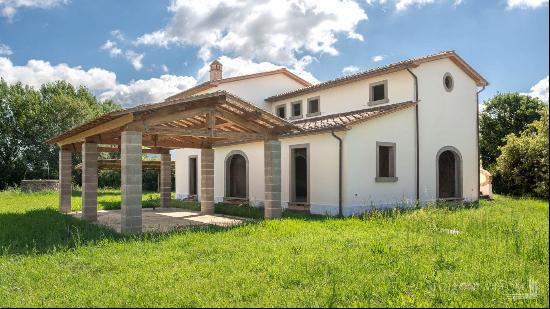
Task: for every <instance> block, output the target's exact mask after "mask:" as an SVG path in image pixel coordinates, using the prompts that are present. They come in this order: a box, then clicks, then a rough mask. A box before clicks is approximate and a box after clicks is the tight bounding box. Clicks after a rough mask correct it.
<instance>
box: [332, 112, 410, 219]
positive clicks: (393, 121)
mask: <svg viewBox="0 0 550 309" xmlns="http://www.w3.org/2000/svg"><path fill="white" fill-rule="evenodd" d="M414 123H415V114H414V108H413V107H410V108H407V109H404V110H401V111H397V112H394V113H392V114H389V115H386V116H384V117H380V118H375V119H372V120H369V121H367V122H364V123H362V124H358V125H355V126H354V127H353V129H351V130H350V131H348V132H347V133H346V134H345V135H343V137H344V190H343V192H344V203H343V206H344V214H345V215H350V214H358V213H362V212H364V211H365V210H367V209H370V208H373V207H397V206H400V207H401V206H406V205H408V204H410V203H411V202H412V201H413V200H415V199H416V185H415V184H416V176H415V175H416V165H415V160H416V155H415V145H416V142H415V132H414ZM376 142H388V143H395V175H396V177H397V178H398V180H397V181H396V182H376V181H375V179H376V150H377V148H376Z"/></svg>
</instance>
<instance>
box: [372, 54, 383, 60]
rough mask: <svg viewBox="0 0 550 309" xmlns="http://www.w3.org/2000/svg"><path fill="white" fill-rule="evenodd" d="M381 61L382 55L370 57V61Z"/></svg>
mask: <svg viewBox="0 0 550 309" xmlns="http://www.w3.org/2000/svg"><path fill="white" fill-rule="evenodd" d="M382 60H384V56H382V55H377V56H374V57H372V61H374V62H380V61H382Z"/></svg>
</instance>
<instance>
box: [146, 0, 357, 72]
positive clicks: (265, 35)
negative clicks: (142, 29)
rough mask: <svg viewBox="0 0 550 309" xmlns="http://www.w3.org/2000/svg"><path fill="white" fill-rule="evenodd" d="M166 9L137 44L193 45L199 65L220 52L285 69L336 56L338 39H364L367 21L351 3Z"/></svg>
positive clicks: (218, 2) (203, 4)
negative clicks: (163, 20) (362, 25)
mask: <svg viewBox="0 0 550 309" xmlns="http://www.w3.org/2000/svg"><path fill="white" fill-rule="evenodd" d="M169 11H170V12H171V13H172V17H171V19H170V21H169V22H168V24H167V25H166V26H165V27H164V28H162V29H160V30H158V31H155V32H151V33H147V34H144V35H142V36H140V37H139V38H138V39H137V41H136V43H137V44H146V45H158V46H168V45H171V44H182V45H190V46H196V47H199V48H200V49H199V53H198V56H199V57H200V58H201V59H203V61H206V60H207V59H210V58H211V57H212V54H213V51H221V52H222V53H225V54H234V55H238V56H239V57H243V58H245V59H251V60H254V61H260V62H262V61H269V62H272V63H277V64H284V65H294V64H295V63H296V62H298V61H299V60H300V59H302V58H303V55H304V54H305V53H308V54H317V53H319V54H321V53H326V54H330V55H336V54H338V50H337V49H336V47H335V46H334V45H335V43H336V42H337V36H338V35H345V36H346V37H347V38H350V39H355V40H363V37H362V36H361V35H360V34H358V33H357V32H356V27H357V24H358V23H359V22H361V21H363V20H366V19H367V15H366V13H365V12H364V10H363V9H362V8H361V7H360V6H359V5H358V4H357V3H356V2H355V1H350V0H347V1H339V0H325V1H313V0H301V1H293V0H284V1H283V0H264V1H261V2H259V1H253V0H244V1H234V0H225V1H224V0H212V1H203V0H174V1H172V2H171V5H170V6H169ZM190 29H192V31H190ZM298 55H302V56H301V57H299V56H298Z"/></svg>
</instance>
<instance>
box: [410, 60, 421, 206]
mask: <svg viewBox="0 0 550 309" xmlns="http://www.w3.org/2000/svg"><path fill="white" fill-rule="evenodd" d="M407 71H408V72H409V73H410V74H411V75H412V77H413V78H414V102H415V103H416V106H415V107H414V114H415V115H414V117H415V135H416V201H417V202H420V133H419V130H418V77H417V76H416V74H414V73H413V72H412V71H411V70H410V69H409V68H407Z"/></svg>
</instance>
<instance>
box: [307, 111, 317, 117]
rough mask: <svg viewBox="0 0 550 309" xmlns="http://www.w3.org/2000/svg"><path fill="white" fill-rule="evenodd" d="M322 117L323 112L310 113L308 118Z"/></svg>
mask: <svg viewBox="0 0 550 309" xmlns="http://www.w3.org/2000/svg"><path fill="white" fill-rule="evenodd" d="M319 115H321V112H316V113H309V114H307V115H306V117H315V116H319Z"/></svg>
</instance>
